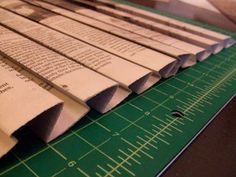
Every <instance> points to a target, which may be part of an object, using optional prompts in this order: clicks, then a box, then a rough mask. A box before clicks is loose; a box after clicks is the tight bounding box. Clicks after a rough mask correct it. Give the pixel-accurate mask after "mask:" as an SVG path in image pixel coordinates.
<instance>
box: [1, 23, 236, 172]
mask: <svg viewBox="0 0 236 177" xmlns="http://www.w3.org/2000/svg"><path fill="white" fill-rule="evenodd" d="M190 22H192V23H195V22H193V21H190ZM208 27H209V26H208ZM210 29H213V28H212V27H210ZM214 30H217V28H214ZM217 31H219V30H217ZM221 32H224V33H227V32H226V31H222V30H221ZM230 34H231V35H233V36H236V34H232V33H230ZM235 53H236V47H235V46H234V47H231V48H229V49H225V50H224V51H222V52H221V53H219V54H218V55H216V56H211V57H210V58H209V59H207V60H206V61H203V62H201V63H198V64H197V65H195V66H193V67H192V68H188V69H185V70H182V71H180V72H179V73H178V74H177V75H176V76H174V77H172V78H169V79H167V80H163V81H161V83H159V84H156V85H155V86H154V87H153V88H151V89H149V90H148V91H146V92H145V93H144V94H141V95H138V96H137V95H132V96H131V97H130V98H129V99H128V100H127V101H126V102H125V103H123V104H122V105H120V106H119V107H117V108H116V109H114V110H112V111H110V112H109V113H107V114H104V115H100V114H98V113H97V112H93V111H91V112H90V113H89V115H88V116H86V117H85V118H83V119H82V120H81V122H79V123H78V124H76V125H75V126H74V127H73V128H72V129H71V130H70V131H68V132H67V133H66V134H65V135H63V136H61V137H60V138H58V139H57V140H55V141H53V142H52V143H50V144H48V145H45V144H44V143H42V142H41V141H40V140H39V139H38V138H36V137H35V136H34V135H32V133H31V132H30V131H29V130H25V129H24V130H20V131H19V132H18V133H17V135H16V136H18V137H19V139H20V143H19V144H18V145H17V146H16V148H14V149H13V151H12V152H11V153H10V154H9V155H7V156H5V157H4V158H3V159H2V160H0V176H11V177H14V176H24V177H27V176H40V177H41V176H45V177H47V176H61V177H62V176H70V177H74V176H98V177H100V176H110V177H115V176H144V175H145V176H155V174H157V173H158V172H160V171H161V170H162V169H163V168H164V167H165V166H166V164H168V162H169V161H171V160H172V159H173V158H174V157H175V156H176V155H177V154H178V152H180V151H181V149H182V148H183V147H184V146H185V145H186V144H187V143H188V142H189V141H190V140H191V139H192V138H193V137H194V135H195V134H197V133H198V131H199V130H201V128H202V127H204V125H205V124H206V123H207V122H208V121H209V120H210V119H211V117H212V116H213V115H214V114H215V113H216V112H217V111H218V110H219V109H220V108H221V107H222V106H223V105H224V104H225V103H226V102H227V101H228V99H230V98H231V97H232V95H233V94H234V93H235V91H236V54H235ZM173 110H176V111H180V112H182V114H183V116H182V117H173V116H172V115H171V111H173Z"/></svg>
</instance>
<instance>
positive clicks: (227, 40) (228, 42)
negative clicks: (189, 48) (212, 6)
mask: <svg viewBox="0 0 236 177" xmlns="http://www.w3.org/2000/svg"><path fill="white" fill-rule="evenodd" d="M92 1H94V0H92ZM98 1H99V2H101V3H104V4H107V5H108V6H110V7H111V6H112V7H113V8H116V9H119V10H122V11H125V12H128V13H130V14H134V15H137V16H139V17H142V18H144V19H148V20H152V21H155V22H158V23H162V24H165V25H168V26H172V27H175V28H178V29H181V30H184V31H188V32H190V33H193V34H196V35H199V36H202V37H206V38H208V39H211V40H214V41H218V42H220V43H222V44H223V46H224V47H225V48H228V47H230V46H232V45H233V44H235V41H234V40H233V39H232V38H231V37H230V36H227V35H224V34H221V33H217V32H214V31H211V30H208V29H205V28H202V27H199V26H195V25H192V24H189V23H185V22H182V21H178V20H175V19H172V18H169V17H165V16H162V15H159V14H155V13H152V12H148V11H145V10H142V9H138V8H134V7H131V6H127V5H124V4H119V3H115V2H112V1H109V0H98Z"/></svg>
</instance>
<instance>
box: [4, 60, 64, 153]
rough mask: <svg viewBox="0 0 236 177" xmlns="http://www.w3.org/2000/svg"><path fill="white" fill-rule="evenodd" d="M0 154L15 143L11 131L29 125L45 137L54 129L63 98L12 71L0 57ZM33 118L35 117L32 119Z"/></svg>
mask: <svg viewBox="0 0 236 177" xmlns="http://www.w3.org/2000/svg"><path fill="white" fill-rule="evenodd" d="M0 76H1V78H0V100H1V102H0V145H1V146H0V149H1V150H0V157H1V156H3V155H4V154H6V153H7V152H8V151H9V150H10V149H11V148H12V147H13V146H14V145H15V144H16V140H15V139H14V138H13V137H12V134H13V133H14V132H15V131H16V130H18V129H19V128H20V127H22V126H24V125H26V124H34V123H37V126H35V131H38V130H39V129H42V131H38V133H39V134H40V135H41V136H42V137H45V136H46V135H50V134H51V132H52V131H53V128H54V125H55V123H56V121H57V120H58V116H59V114H60V111H61V108H62V106H63V104H62V101H61V100H59V99H58V98H56V97H55V96H53V95H51V94H49V93H48V92H47V91H45V90H43V89H42V88H40V87H39V86H37V85H36V84H34V83H33V82H31V81H29V80H28V79H27V78H22V77H21V75H20V74H19V73H18V72H16V71H13V72H12V71H9V70H8V69H7V68H6V67H5V63H3V62H2V61H1V60H0ZM33 119H34V120H33Z"/></svg>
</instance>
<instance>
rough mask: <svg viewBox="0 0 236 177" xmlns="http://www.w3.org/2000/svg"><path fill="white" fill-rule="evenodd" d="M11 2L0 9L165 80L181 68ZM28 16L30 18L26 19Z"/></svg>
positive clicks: (163, 57) (103, 34)
mask: <svg viewBox="0 0 236 177" xmlns="http://www.w3.org/2000/svg"><path fill="white" fill-rule="evenodd" d="M11 2H15V3H11ZM11 2H8V1H1V2H0V6H2V7H4V8H8V9H9V10H12V11H14V12H16V13H18V14H21V15H24V16H25V17H28V18H30V19H32V20H34V21H37V22H39V23H41V24H44V25H45V26H48V27H50V28H53V29H55V30H57V31H60V32H62V33H66V34H67V35H70V36H71V37H74V38H76V39H79V40H82V41H84V42H87V43H89V44H91V45H94V46H96V47H98V48H101V49H103V50H106V51H108V52H110V53H112V54H115V55H118V56H121V57H122V58H124V59H126V60H128V61H131V62H133V63H136V64H139V65H141V66H144V67H146V68H148V69H151V70H152V71H155V72H159V73H160V74H161V75H162V76H163V77H168V76H170V75H173V74H175V73H176V72H177V70H178V68H179V61H178V60H176V59H175V58H172V57H170V56H167V55H164V54H161V53H158V52H156V51H153V50H151V49H148V48H145V47H143V46H141V45H138V44H135V43H133V42H130V41H127V40H125V39H122V38H119V37H116V36H114V35H111V34H108V33H106V32H103V31H101V30H98V29H95V28H92V27H90V26H88V25H84V24H82V23H79V22H76V21H74V20H71V19H69V18H65V17H63V16H60V15H56V14H55V13H52V12H50V11H47V10H43V9H42V8H38V7H36V6H32V5H30V4H26V3H23V2H21V1H16V0H14V1H11ZM9 4H10V5H9ZM22 9H23V10H22ZM26 9H27V10H26ZM27 12H29V14H31V15H27ZM32 12H35V13H37V15H36V17H35V14H33V15H32ZM40 14H41V15H40ZM46 14H47V15H46ZM48 16H50V17H48ZM39 17H40V18H39ZM177 64H178V65H177Z"/></svg>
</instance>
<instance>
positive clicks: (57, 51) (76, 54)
mask: <svg viewBox="0 0 236 177" xmlns="http://www.w3.org/2000/svg"><path fill="white" fill-rule="evenodd" d="M233 44H234V41H233V39H231V37H230V36H226V35H223V34H219V33H216V32H213V31H209V30H206V29H203V28H200V27H196V26H193V25H190V24H186V23H183V22H180V21H177V20H174V19H170V18H167V17H164V16H160V15H157V14H153V13H149V12H146V11H143V10H139V9H135V8H131V7H129V6H125V5H121V4H117V3H113V2H110V1H105V0H99V1H92V0H91V1H84V0H78V1H76V2H68V1H66V0H54V1H50V0H11V1H9V0H1V1H0V54H1V57H0V75H1V79H0V100H1V102H0V157H1V156H3V155H4V154H6V153H7V152H8V151H9V150H10V149H11V148H12V147H13V146H14V145H15V144H16V142H17V140H16V139H15V138H14V132H15V131H17V130H18V129H19V128H20V127H22V126H27V127H30V128H32V130H33V131H34V132H35V133H37V134H38V135H39V137H41V138H42V139H43V140H44V141H45V142H49V141H51V140H53V139H55V138H56V137H58V136H59V135H61V134H62V133H63V132H65V131H66V130H68V129H69V128H70V127H71V126H72V125H74V124H75V123H76V122H77V121H78V120H80V119H81V118H82V117H83V116H84V115H85V114H86V113H88V111H89V110H90V108H91V109H95V110H96V111H98V112H100V113H105V112H107V111H109V110H111V109H112V108H114V107H115V106H117V105H118V104H119V103H121V102H122V101H123V100H124V99H125V98H126V97H127V96H128V95H129V94H130V93H132V92H135V93H137V94H140V93H142V92H144V91H145V90H147V89H148V88H150V87H151V86H153V85H154V84H155V83H157V82H158V81H159V80H160V79H161V78H168V77H170V76H173V75H175V74H176V73H177V71H178V69H179V68H180V67H182V68H185V67H189V66H192V65H194V64H196V63H197V61H202V60H205V59H206V58H207V57H208V56H210V55H211V54H216V53H218V52H220V51H221V50H222V49H223V48H227V47H230V46H231V45H233Z"/></svg>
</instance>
